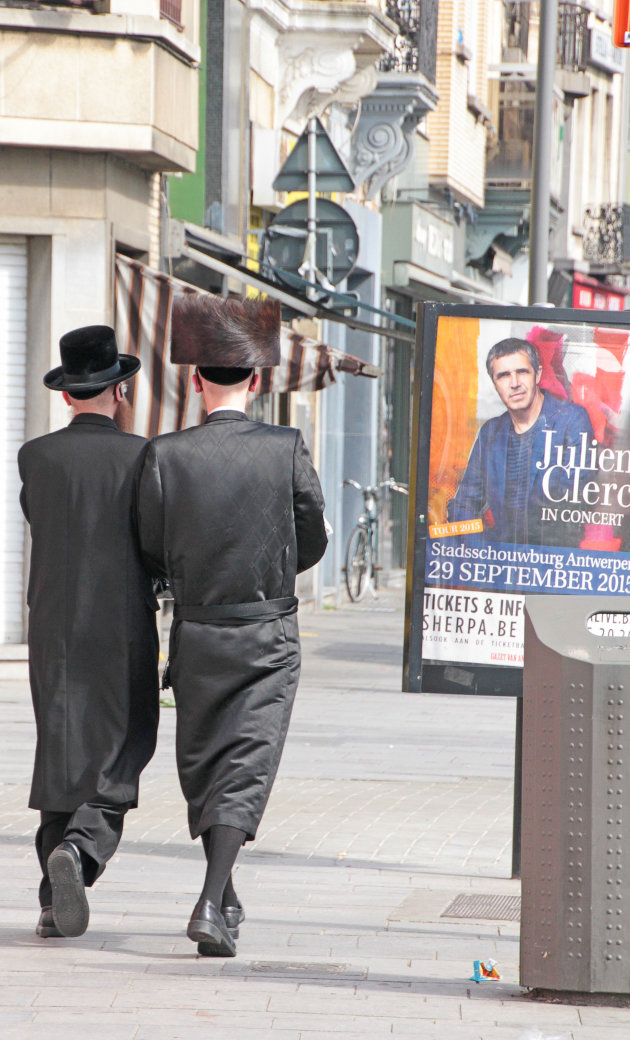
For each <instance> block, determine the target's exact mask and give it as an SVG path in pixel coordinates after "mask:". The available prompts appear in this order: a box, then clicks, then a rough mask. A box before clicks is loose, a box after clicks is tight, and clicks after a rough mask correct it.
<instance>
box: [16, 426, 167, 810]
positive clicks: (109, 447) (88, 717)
mask: <svg viewBox="0 0 630 1040" xmlns="http://www.w3.org/2000/svg"><path fill="white" fill-rule="evenodd" d="M145 445H146V441H145V440H144V438H142V437H134V436H132V435H130V434H124V433H121V432H120V431H119V430H118V429H117V427H116V425H115V423H114V422H113V421H112V420H111V419H108V418H107V417H106V416H102V415H97V414H87V413H86V414H81V415H78V416H77V417H76V418H75V419H73V421H72V422H71V423H70V426H68V427H67V428H66V429H63V430H59V431H57V432H56V433H50V434H47V435H46V436H44V437H38V438H37V439H35V440H32V441H28V442H27V443H26V444H25V445H23V447H22V448H21V449H20V452H19V454H18V464H19V469H20V476H21V478H22V481H23V488H22V492H21V495H20V501H21V503H22V509H23V510H24V514H25V516H26V519H27V520H28V521H29V523H30V526H31V537H32V554H31V571H30V580H29V587H28V595H27V601H28V605H29V631H28V644H29V668H30V679H31V692H32V696H33V706H34V709H35V719H36V723H37V749H36V753H35V768H34V772H33V784H32V788H31V797H30V802H29V805H30V806H31V808H33V809H44V810H48V811H52V812H72V811H73V810H74V809H76V808H77V807H78V806H79V805H82V804H83V803H84V802H100V803H104V804H107V805H127V806H134V805H136V804H137V798H138V777H139V774H140V772H141V770H142V769H143V768H144V766H145V765H146V764H147V762H148V761H149V759H150V758H151V756H152V754H153V752H154V750H155V743H156V737H157V723H158V713H159V706H158V670H157V664H158V640H157V629H156V624H155V610H156V608H157V601H156V599H155V596H154V595H153V590H152V585H151V581H150V578H149V576H148V575H147V573H146V571H145V569H144V567H143V565H142V560H141V557H140V553H139V550H138V543H137V534H136V529H135V522H134V516H133V509H134V480H135V475H136V469H137V466H138V463H139V461H140V459H141V453H142V451H143V450H144V448H145Z"/></svg>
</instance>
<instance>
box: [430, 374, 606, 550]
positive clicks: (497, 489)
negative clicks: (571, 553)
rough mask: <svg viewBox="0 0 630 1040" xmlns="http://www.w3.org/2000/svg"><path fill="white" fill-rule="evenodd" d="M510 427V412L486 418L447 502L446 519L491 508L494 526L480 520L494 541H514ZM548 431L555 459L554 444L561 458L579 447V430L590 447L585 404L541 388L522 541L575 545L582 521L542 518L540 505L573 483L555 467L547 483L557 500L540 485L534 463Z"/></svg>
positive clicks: (474, 515)
mask: <svg viewBox="0 0 630 1040" xmlns="http://www.w3.org/2000/svg"><path fill="white" fill-rule="evenodd" d="M511 429H512V420H511V418H510V416H509V414H508V412H504V413H503V415H499V416H497V417H495V418H493V419H488V421H487V422H485V423H484V424H483V426H482V427H481V429H480V430H479V433H478V434H477V439H476V440H475V443H474V444H473V446H472V450H471V453H470V458H469V459H468V465H467V466H466V469H465V471H464V475H463V477H462V480H461V483H460V485H459V487H458V489H457V493H456V495H455V497H454V498H453V499H452V500H451V502H449V505H448V510H447V516H448V520H449V521H458V520H476V519H478V518H481V517H483V516H484V514H485V513H486V512H487V511H488V510H490V512H491V514H492V520H493V526H492V527H489V528H487V527H486V523H485V522H484V537H485V539H487V540H492V541H496V542H512V541H513V540H514V539H513V536H512V534H511V532H510V530H509V525H508V506H509V503H508V501H507V494H506V484H507V458H508V438H509V435H510V430H511ZM546 430H554V431H555V432H554V436H553V445H554V459H555V450H556V448H558V447H561V449H562V452H563V457H566V458H568V457H569V452H568V451H567V449H569V448H571V447H572V446H573V447H575V448H576V449H578V451H579V448H580V445H581V440H580V437H581V435H582V434H586V437H587V443H588V444H589V446H590V444H591V438H592V437H593V427H592V426H591V421H590V419H589V417H588V412H587V411H586V409H585V408H582V406H581V405H578V404H572V403H570V402H569V401H562V400H559V399H558V398H556V397H553V396H552V395H551V394H549V393H547V392H546V391H544V399H543V404H542V409H541V412H540V415H539V416H538V419H537V420H536V424H535V432H534V441H533V446H532V453H531V461H530V468H529V484H528V494H527V517H526V525H525V526H526V530H527V538H526V544H528V545H552V544H558V545H567V546H570V545H579V542H580V540H581V537H582V533H583V526H582V525H579V524H574V525H571V524H556V525H554V524H553V523H546V522H545V521H543V520H542V515H543V514H542V510H543V508H544V507H549V506H555V505H557V503H558V501H559V500H560V499H561V497H562V495H563V494H565V493H566V492H567V490H569V489H571V488H572V486H573V476H572V475H567V474H565V473H563V472H562V471H561V470H560V469H556V470H555V471H554V474H553V479H552V480H551V482H550V491H551V493H552V495H553V497H554V499H555V500H556V501H551V500H549V499H547V498H546V497H545V494H544V491H543V486H542V485H543V477H544V473H545V471H544V470H542V469H540V468H538V466H537V465H536V464H537V463H538V462H541V461H542V460H543V459H544V455H545V431H546ZM586 479H588V473H587V471H584V475H583V477H582V479H581V483H582V484H583V483H584V482H585V481H586ZM565 504H566V503H565Z"/></svg>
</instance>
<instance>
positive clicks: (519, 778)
mask: <svg viewBox="0 0 630 1040" xmlns="http://www.w3.org/2000/svg"><path fill="white" fill-rule="evenodd" d="M522 802H523V698H522V697H517V698H516V733H515V738H514V815H513V817H512V877H513V878H520V876H521V820H522V817H523V804H522Z"/></svg>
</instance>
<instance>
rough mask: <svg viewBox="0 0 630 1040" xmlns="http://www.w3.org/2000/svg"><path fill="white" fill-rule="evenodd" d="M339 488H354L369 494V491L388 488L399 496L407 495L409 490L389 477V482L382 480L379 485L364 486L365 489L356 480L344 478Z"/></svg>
mask: <svg viewBox="0 0 630 1040" xmlns="http://www.w3.org/2000/svg"><path fill="white" fill-rule="evenodd" d="M341 486H342V488H343V487H353V488H356V489H357V491H363V492H366V491H367V492H370V491H371V492H374V491H376V490H377V489H378V488H382V487H388V488H389V489H390V490H391V491H399V492H400V494H401V495H408V494H409V488H408V487H407V485H406V484H400V483H399V482H398V481H397V480H393V479H392V478H391V477H390V479H389V480H382V481H381V482H380V484H376V485H375V486H371V485H366V486H365V487H363V485H362V484H359V482H358V481H357V480H352V478H351V477H346V479H345V480H344V481H343V483H342V485H341Z"/></svg>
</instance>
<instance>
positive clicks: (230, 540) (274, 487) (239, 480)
mask: <svg viewBox="0 0 630 1040" xmlns="http://www.w3.org/2000/svg"><path fill="white" fill-rule="evenodd" d="M323 509H324V502H323V498H322V493H321V488H320V485H319V480H318V479H317V474H316V473H315V470H314V468H313V465H312V462H311V458H310V455H309V453H308V450H307V448H306V446H305V444H304V441H303V439H302V435H301V433H300V432H299V430H294V429H289V428H286V427H278V426H268V425H265V424H263V423H258V422H252V421H251V420H249V419H248V418H247V417H246V416H245V414H244V413H242V412H238V411H226V410H221V411H217V412H213V413H211V414H210V416H209V417H208V419H207V420H206V422H205V423H204V424H203V425H202V426H198V427H194V428H193V429H189V430H184V431H182V432H181V433H174V434H167V435H165V436H162V437H157V438H156V439H155V440H154V441H152V442H151V445H150V447H149V449H148V452H147V456H146V459H145V463H144V467H143V469H142V473H141V477H140V481H139V487H138V523H139V532H140V544H141V548H142V551H143V554H144V557H145V562H146V564H147V567H148V568H149V569H150V570H152V572H153V573H154V575H155V576H156V577H167V578H168V580H169V582H170V585H171V588H172V590H173V595H174V598H175V610H174V618H175V620H174V622H173V627H172V629H171V643H170V674H171V681H172V685H173V693H174V696H175V702H176V706H177V738H176V748H177V764H178V770H179V776H180V781H181V785H182V790H183V792H184V796H185V798H186V800H187V802H188V817H189V825H190V832H191V835H192V837H193V838H194V837H197V836H198V835H199V834H201V833H203V831H205V830H207V829H208V828H209V827H211V826H213V825H214V824H226V825H228V826H232V827H238V828H239V829H241V830H244V831H245V832H246V834H247V836H248V839H252V838H253V837H254V836H255V834H256V828H257V826H258V823H259V821H260V818H261V816H262V813H263V810H264V808H265V805H266V803H267V799H268V797H269V794H270V791H271V785H272V784H273V781H274V778H275V775H276V770H277V768H278V764H279V761H280V755H281V753H282V748H283V745H284V740H285V737H286V733H287V728H288V725H289V718H290V714H291V708H292V705H293V699H294V697H295V691H296V688H297V683H298V678H299V672H300V643H299V633H298V625H297V615H296V613H295V610H296V608H297V600H295V599H294V589H295V576H296V574H297V573H298V572H299V571H303V570H306V569H307V568H308V567H312V566H313V564H315V563H317V561H318V560H319V559H320V558H321V557H322V555H323V553H324V550H325V548H326V541H327V539H326V533H325V530H324V520H323Z"/></svg>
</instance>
